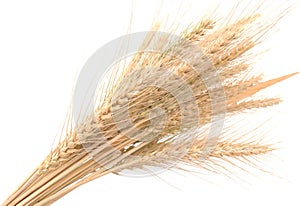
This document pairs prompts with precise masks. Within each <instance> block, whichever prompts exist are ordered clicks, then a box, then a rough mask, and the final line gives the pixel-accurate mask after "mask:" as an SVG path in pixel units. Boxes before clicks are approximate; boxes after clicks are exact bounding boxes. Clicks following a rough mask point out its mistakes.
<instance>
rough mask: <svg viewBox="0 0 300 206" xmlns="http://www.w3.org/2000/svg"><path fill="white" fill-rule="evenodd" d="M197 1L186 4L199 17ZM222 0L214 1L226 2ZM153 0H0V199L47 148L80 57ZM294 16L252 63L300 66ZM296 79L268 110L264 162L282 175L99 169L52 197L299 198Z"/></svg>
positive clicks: (146, 10)
mask: <svg viewBox="0 0 300 206" xmlns="http://www.w3.org/2000/svg"><path fill="white" fill-rule="evenodd" d="M205 2H207V1H204V0H203V1H198V2H197V3H193V4H192V3H191V4H189V5H187V6H190V9H191V12H192V11H197V12H198V15H200V16H201V12H203V10H205V9H206V4H207V3H205ZM218 2H222V1H218ZM224 2H225V1H223V5H222V6H224V7H226V6H228V3H226V5H225V4H224ZM226 2H228V1H226ZM271 2H273V1H271ZM282 2H283V1H282ZM189 3H190V2H189ZM297 3H298V2H296V4H297ZM160 5H161V1H151V2H150V1H135V3H134V4H133V6H132V1H129V0H128V1H80V2H79V1H51V2H50V1H49V2H46V1H32V0H29V1H21V0H19V1H14V0H12V1H0V95H1V96H0V97H1V101H0V128H1V130H0V131H1V134H0V138H1V148H0V160H1V169H0V202H2V201H3V200H4V199H5V198H6V197H7V196H8V195H9V194H10V193H11V192H12V191H13V190H14V189H15V188H16V187H17V186H18V185H19V184H20V183H21V182H22V180H23V179H25V177H26V176H27V175H28V174H29V173H30V172H31V170H33V169H34V168H35V167H36V166H37V165H38V164H39V163H40V162H41V161H42V160H43V159H44V157H45V156H46V155H47V154H48V153H49V151H50V149H51V144H52V142H53V140H54V137H55V136H56V134H57V133H58V129H59V128H60V127H61V125H62V123H63V120H64V116H65V114H66V110H67V109H68V106H69V103H70V98H71V92H72V87H73V85H74V83H75V80H76V76H77V74H78V73H79V71H80V69H81V67H82V66H83V65H84V63H85V61H86V60H87V59H88V58H89V56H90V55H91V54H92V53H93V52H94V51H95V50H96V49H98V48H99V47H100V46H101V45H103V44H104V43H106V42H107V41H109V40H112V39H113V38H116V37H118V36H120V35H122V34H125V33H126V31H127V28H128V23H129V19H130V14H131V11H132V9H133V13H134V18H133V31H142V30H146V29H149V25H150V23H151V21H152V17H153V15H154V11H155V9H156V8H158V7H160ZM179 5H180V1H164V3H163V5H162V6H163V7H164V8H165V10H162V12H165V13H164V14H169V15H170V17H172V18H173V17H176V16H178V17H180V15H179V14H178V13H177V9H178V8H179V7H180V6H179ZM222 6H221V7H222ZM181 8H182V9H183V8H186V7H184V5H183V6H182V7H181ZM299 18H300V9H299V7H296V8H295V9H294V10H293V12H292V13H291V14H290V15H289V16H288V17H287V18H286V19H285V20H284V21H283V22H282V23H281V24H279V26H278V28H279V31H278V32H276V33H275V34H274V36H273V37H272V38H271V41H270V42H269V44H268V46H269V47H270V48H272V51H270V53H268V54H267V55H266V56H265V57H264V58H262V60H261V64H260V66H261V67H262V68H263V69H264V70H266V71H268V72H269V73H270V74H273V75H274V74H286V73H289V72H294V71H300V63H299V51H298V49H299V48H300V41H299V36H300V31H299V29H298V28H299V23H298V22H299ZM182 20H183V21H184V19H182ZM299 80H300V78H299V76H298V77H294V78H292V79H291V80H289V81H288V82H286V83H284V84H282V85H281V86H280V87H279V88H278V91H281V93H282V95H283V96H284V98H285V102H284V103H283V104H282V105H281V106H280V107H279V108H280V109H279V108H278V110H279V112H278V116H277V117H276V118H278V119H279V120H280V124H279V126H280V127H279V131H278V133H276V134H277V135H276V136H277V137H279V139H280V141H281V142H282V144H281V145H282V150H281V151H280V152H279V153H278V154H279V156H278V159H280V160H278V161H275V163H272V164H273V166H274V168H277V169H278V171H274V172H275V173H277V172H278V173H280V174H281V176H282V177H283V178H279V177H274V176H269V175H265V174H261V175H260V176H258V177H255V178H253V177H251V178H250V177H248V176H247V175H243V180H238V181H237V180H231V179H228V178H226V177H222V176H218V175H213V174H210V175H197V176H194V175H191V174H187V173H184V175H185V176H182V175H179V174H175V173H172V172H167V173H165V174H163V175H162V176H161V179H159V178H157V177H148V178H127V177H120V176H116V175H107V176H105V177H103V178H100V179H98V180H95V181H93V182H91V183H89V184H87V185H84V186H82V187H80V188H78V189H77V190H75V191H73V192H72V193H70V194H68V195H67V196H65V197H64V198H62V199H61V200H59V201H58V202H57V203H55V204H54V205H56V206H59V205H63V206H68V205H78V206H79V205H131V206H134V205H141V204H143V205H185V204H186V205H232V206H233V205H251V206H253V205H285V204H287V205H300V200H299V191H300V178H299V174H300V169H299V155H300V149H299V147H300V140H299V139H300V135H299V134H300V132H299V129H298V128H299V126H300V125H299V120H298V119H299V117H300V109H299V105H300V98H299V88H300V84H299ZM274 129H275V128H274ZM207 180H209V181H210V182H208V181H207ZM246 182H247V183H246Z"/></svg>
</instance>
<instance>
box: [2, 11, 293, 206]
mask: <svg viewBox="0 0 300 206" xmlns="http://www.w3.org/2000/svg"><path fill="white" fill-rule="evenodd" d="M283 15H285V12H283V13H281V14H280V15H279V16H278V17H277V18H275V19H273V21H271V22H270V23H267V22H264V21H260V19H261V15H259V14H249V15H248V16H245V17H243V18H240V19H238V20H237V21H235V22H233V23H231V24H227V25H223V26H217V23H218V21H217V20H215V19H213V18H205V19H203V20H202V21H200V22H198V23H197V24H195V25H193V26H191V27H189V28H187V29H186V30H184V31H183V32H182V33H181V37H182V38H184V39H187V40H188V41H190V42H192V43H193V45H196V46H197V47H198V48H201V50H202V51H203V54H202V55H200V56H199V55H197V54H196V53H195V52H194V49H193V48H192V47H191V46H189V45H186V44H185V43H183V42H181V41H176V42H172V41H170V39H168V38H162V39H155V37H154V36H153V35H151V34H150V35H149V36H148V37H147V38H146V39H145V41H144V43H143V45H142V49H145V48H148V47H152V46H153V45H155V48H159V49H160V50H162V51H164V52H162V53H159V54H157V53H146V52H143V51H141V52H140V53H138V54H136V55H134V57H133V58H132V59H131V62H130V63H129V64H128V65H126V66H124V68H123V67H122V65H121V64H119V65H117V66H118V68H117V69H118V70H121V71H122V72H121V73H122V74H121V75H120V76H119V77H118V78H116V77H115V76H112V77H111V79H110V81H109V84H108V85H107V87H105V88H104V89H102V91H99V95H100V96H101V94H102V93H103V94H104V96H103V95H102V98H103V97H105V98H103V99H104V100H103V102H101V104H99V105H98V107H97V108H96V109H95V111H93V112H92V113H91V114H87V115H86V118H85V120H84V121H83V122H81V123H78V124H75V125H72V124H70V125H71V126H70V127H69V129H68V130H67V133H66V135H65V138H64V140H62V141H61V142H60V143H59V144H58V146H57V147H56V148H55V149H54V150H53V151H51V153H50V154H49V156H48V157H47V158H46V159H45V160H44V162H42V164H41V165H40V166H39V167H38V168H37V169H36V170H35V171H34V172H33V174H32V175H30V176H29V178H28V179H27V180H25V182H24V183H23V184H22V185H20V187H19V188H18V189H17V190H16V191H15V192H14V193H13V194H12V195H11V196H10V197H9V198H8V199H7V200H6V201H5V202H4V203H3V205H4V206H7V205H50V204H51V203H53V202H55V201H56V200H58V199H59V198H61V197H63V196H64V195H66V194H67V193H69V192H71V191H72V190H74V189H75V188H77V187H79V186H80V185H82V184H85V183H87V182H89V181H92V180H94V179H96V178H99V177H101V176H104V175H106V174H108V173H111V172H114V173H118V172H120V171H122V170H124V169H136V168H140V169H145V168H146V167H147V166H155V167H160V168H166V169H168V168H169V167H170V165H173V164H174V163H179V165H176V166H175V167H176V168H180V164H187V165H191V166H196V167H200V168H203V169H208V167H207V162H208V161H211V162H212V163H213V159H220V160H225V161H226V160H228V161H229V159H228V158H235V159H239V158H244V159H245V161H246V160H247V157H252V156H260V155H264V154H267V153H270V152H272V151H273V150H274V147H273V145H269V144H263V143H262V142H260V141H256V137H253V138H250V139H249V140H243V141H237V140H238V139H239V138H240V137H239V136H238V135H239V133H238V132H237V134H233V135H232V137H229V138H224V137H223V136H222V135H220V136H219V137H218V139H217V142H216V144H215V145H214V147H212V148H210V152H209V153H208V154H206V153H205V148H207V146H208V145H207V140H206V139H205V134H204V132H203V133H202V132H199V131H198V129H197V128H199V127H200V126H203V125H209V124H211V123H212V121H213V117H214V115H218V114H221V113H222V110H221V109H220V110H215V111H212V96H211V94H210V91H209V89H212V91H213V90H219V89H220V88H219V87H218V86H219V85H217V83H216V82H214V79H210V78H208V80H206V81H208V82H209V83H210V84H211V85H213V86H216V88H208V86H207V84H206V82H205V81H204V80H203V81H202V80H201V78H203V76H204V77H205V76H206V75H209V74H210V73H211V72H214V71H217V73H218V75H219V77H220V79H221V81H222V90H223V91H224V94H225V97H226V101H225V105H224V106H225V109H226V114H227V115H234V114H236V113H240V112H243V111H245V110H251V109H257V108H266V107H269V106H273V105H276V104H278V103H279V102H280V101H281V100H280V98H274V97H271V98H266V97H262V98H260V99H257V98H254V97H255V95H256V94H257V93H258V92H259V91H261V90H264V89H266V88H268V87H270V86H272V85H274V84H277V83H278V82H281V81H283V80H286V79H288V78H290V77H292V76H294V75H295V74H297V73H293V74H287V75H285V76H281V77H278V78H275V79H270V80H264V79H263V76H262V75H261V74H258V75H256V74H253V72H252V63H253V59H254V58H255V54H252V53H251V49H252V48H253V47H255V46H256V45H257V44H259V43H260V42H261V40H262V39H263V37H265V33H266V32H268V31H269V30H270V29H272V27H273V26H274V24H275V23H276V22H277V21H278V20H279V19H280V18H281V17H282V16H283ZM154 29H155V30H156V31H158V30H159V25H156V26H155V28H154ZM170 52H171V53H172V54H179V55H183V56H185V57H186V58H187V59H189V60H190V62H193V63H194V64H200V63H199V60H200V59H201V58H206V59H208V60H209V61H210V62H212V66H211V67H208V68H206V69H205V70H203V71H202V73H201V74H200V75H199V73H197V71H195V70H194V69H193V68H192V66H191V65H190V64H188V63H186V62H182V61H181V60H180V59H178V58H176V57H174V56H170V55H167V54H168V53H170ZM121 67H122V68H121ZM144 67H153V68H157V71H156V72H158V73H161V74H163V73H164V72H165V70H166V69H169V70H170V71H172V72H173V73H174V74H176V76H178V77H180V78H181V79H183V80H184V82H185V83H186V84H187V85H188V87H189V88H190V89H191V91H192V92H193V94H194V97H195V99H194V100H195V102H190V101H192V100H190V99H186V108H185V109H186V111H187V113H185V114H184V115H186V116H189V115H190V114H191V115H192V114H193V113H194V112H195V109H197V110H199V111H200V113H201V115H200V116H199V118H198V119H197V120H195V119H192V120H190V121H189V122H188V124H185V125H184V126H182V119H183V118H184V117H183V116H182V115H183V114H182V112H181V110H182V108H181V105H180V104H179V103H178V102H177V99H176V96H174V95H172V94H170V93H169V92H168V91H166V90H164V89H161V88H157V87H153V86H149V87H146V88H143V89H141V90H138V89H137V88H138V87H139V86H140V85H139V84H145V82H151V81H158V82H159V81H161V84H162V85H167V84H168V83H169V82H168V81H170V84H169V85H168V88H169V89H170V90H171V91H178V90H180V89H181V85H178V84H174V83H172V81H171V80H172V79H171V78H170V79H168V78H166V79H161V77H160V76H155V75H154V76H151V75H149V73H147V72H148V71H149V70H147V72H145V71H143V70H141V69H140V68H144ZM133 73H134V75H132V74H133ZM201 76H202V77H201ZM126 78H128V79H126ZM125 80H126V81H125ZM124 81H125V87H124V88H120V85H122V83H124ZM175 82H176V81H175ZM146 85H147V84H146ZM123 86H124V85H123ZM120 91H121V92H120ZM176 94H178V95H183V97H185V96H184V94H182V93H180V91H179V92H177V93H176ZM115 95H116V96H117V97H118V98H117V101H114V98H115V97H114V96H115ZM129 100H130V104H129V105H126V102H128V101H129ZM193 104H195V105H196V106H197V107H196V108H194V107H192V105H193ZM157 108H161V109H163V110H164V111H166V113H167V117H165V121H164V122H163V124H160V123H159V122H158V124H155V125H154V126H153V125H152V122H153V121H154V120H156V119H158V118H161V117H162V116H163V115H162V114H160V113H157V114H154V116H149V115H150V114H151V112H152V111H153V110H154V109H157ZM127 110H128V111H129V116H130V119H131V121H132V123H133V125H134V127H135V128H137V129H139V131H144V132H143V133H142V134H140V133H136V132H134V130H133V128H132V127H126V125H125V127H124V128H122V129H121V130H122V131H121V130H120V128H119V127H118V124H121V123H122V121H123V120H125V119H126V115H125V114H126V112H125V111H127ZM71 118H72V116H70V117H69V119H71ZM225 130H226V128H225ZM99 136H101V137H103V138H102V139H99V138H98V137H99ZM148 136H150V137H151V138H150V139H149V138H148V139H147V137H148ZM180 136H183V138H182V139H180V138H178V137H180ZM131 137H134V138H131ZM186 137H193V140H194V141H192V142H190V141H186ZM145 138H146V139H145ZM178 139H179V140H178ZM87 148H88V151H92V156H91V154H90V153H89V152H88V151H87ZM112 148H113V149H112ZM116 151H119V152H116ZM133 157H139V158H138V159H137V158H133ZM248 164H251V161H250V160H249V162H248ZM145 170H146V169H145Z"/></svg>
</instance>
